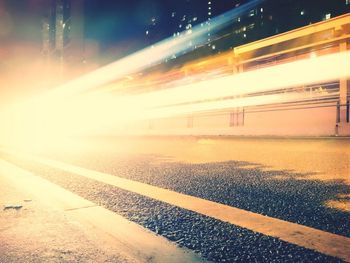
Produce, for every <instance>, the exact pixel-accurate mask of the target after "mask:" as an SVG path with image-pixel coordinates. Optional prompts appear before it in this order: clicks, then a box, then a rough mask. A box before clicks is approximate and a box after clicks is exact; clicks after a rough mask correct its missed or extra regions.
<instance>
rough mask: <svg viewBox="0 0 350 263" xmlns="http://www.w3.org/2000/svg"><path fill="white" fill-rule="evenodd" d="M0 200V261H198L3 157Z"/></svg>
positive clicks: (119, 217) (170, 244)
mask: <svg viewBox="0 0 350 263" xmlns="http://www.w3.org/2000/svg"><path fill="white" fill-rule="evenodd" d="M0 206H1V207H0V209H1V210H0V243H1V246H0V262H128V263H129V262H202V260H201V259H200V258H199V257H198V256H197V255H195V254H194V253H192V252H190V251H188V250H185V249H181V248H179V247H177V246H175V245H173V244H172V243H170V242H169V241H167V240H166V239H165V238H163V237H161V236H157V235H155V234H154V233H152V232H150V231H148V230H146V229H144V228H142V227H141V226H139V225H137V224H135V223H132V222H130V221H128V220H126V219H124V218H123V217H121V216H119V215H117V214H115V213H113V212H110V211H109V210H107V209H104V208H103V207H100V206H97V205H96V204H94V203H92V202H89V201H87V200H85V199H83V198H81V197H79V196H77V195H75V194H73V193H71V192H69V191H67V190H65V189H63V188H61V187H59V186H56V185H54V184H52V183H50V182H48V181H46V180H44V179H42V178H40V177H38V176H35V175H33V174H31V173H29V172H27V171H25V170H23V169H20V168H18V167H16V166H14V165H12V164H10V163H7V162H4V161H2V160H0ZM16 206H17V207H16Z"/></svg>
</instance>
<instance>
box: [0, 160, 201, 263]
mask: <svg viewBox="0 0 350 263" xmlns="http://www.w3.org/2000/svg"><path fill="white" fill-rule="evenodd" d="M0 176H1V177H4V178H6V179H7V180H8V181H10V182H11V183H12V184H14V185H16V186H17V187H18V188H19V189H21V190H22V191H24V192H28V193H29V194H30V195H31V196H35V197H36V198H37V199H38V200H41V201H43V202H44V203H45V204H47V205H49V206H50V207H52V208H53V209H57V210H59V211H61V212H63V213H65V215H67V216H68V217H71V218H73V219H75V220H76V221H78V222H79V223H80V224H82V225H83V226H84V228H85V229H88V231H93V233H91V234H92V235H93V236H96V237H97V238H98V240H99V242H103V244H106V246H112V247H113V246H114V247H115V248H117V250H118V251H122V252H123V254H125V255H126V257H127V258H131V259H132V261H131V262H150V263H162V262H173V263H175V262H204V261H203V260H202V259H200V257H199V256H198V255H196V254H195V253H193V252H192V251H190V250H188V249H183V248H179V247H177V246H176V245H175V244H173V243H171V242H170V241H168V240H167V239H166V238H164V237H162V236H158V235H155V234H154V233H153V232H151V231H149V230H147V229H145V228H143V227H141V226H139V225H138V224H136V223H133V222H131V221H129V220H127V219H125V218H124V217H122V216H120V215H117V214H116V213H113V212H111V211H109V210H107V209H105V208H103V207H101V206H97V205H96V204H94V203H92V202H90V201H87V200H86V199H84V198H82V197H80V196H78V195H76V194H73V193H72V192H69V191H68V190H66V189H64V188H62V187H60V186H57V185H55V184H53V183H51V182H49V181H47V180H45V179H43V178H41V177H40V176H36V175H34V174H33V173H31V172H28V171H26V170H24V169H22V168H19V167H17V166H15V165H13V164H11V163H8V162H6V161H3V160H1V159H0ZM61 234H63V233H61Z"/></svg>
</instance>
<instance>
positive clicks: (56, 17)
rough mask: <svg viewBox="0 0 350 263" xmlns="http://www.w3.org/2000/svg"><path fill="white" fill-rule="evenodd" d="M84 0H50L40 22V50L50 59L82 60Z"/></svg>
mask: <svg viewBox="0 0 350 263" xmlns="http://www.w3.org/2000/svg"><path fill="white" fill-rule="evenodd" d="M83 2H84V0H50V1H49V6H48V8H47V10H48V11H47V14H46V16H45V18H44V19H43V22H42V38H43V43H42V50H43V54H44V55H45V56H47V57H48V58H49V59H51V60H56V61H57V60H58V61H59V62H60V63H61V66H62V67H63V64H64V63H65V62H69V64H71V62H73V63H77V62H79V61H80V62H82V61H83V55H84V3H83Z"/></svg>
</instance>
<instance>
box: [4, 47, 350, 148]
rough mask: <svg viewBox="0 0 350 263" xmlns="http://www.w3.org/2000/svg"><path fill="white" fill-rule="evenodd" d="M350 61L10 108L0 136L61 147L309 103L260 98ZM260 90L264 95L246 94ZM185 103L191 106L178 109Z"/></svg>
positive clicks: (349, 71) (339, 71)
mask: <svg viewBox="0 0 350 263" xmlns="http://www.w3.org/2000/svg"><path fill="white" fill-rule="evenodd" d="M349 61H350V52H341V53H336V54H331V55H326V56H322V57H316V58H310V59H305V60H302V61H296V62H290V63H288V64H283V65H277V66H274V67H270V68H263V69H257V70H254V71H249V72H246V73H241V74H237V75H232V76H229V77H223V78H218V79H214V80H210V81H202V82H199V83H194V84H192V85H186V86H181V87H177V88H172V89H167V90H163V91H155V92H150V93H148V94H144V95H134V96H124V97H120V96H113V95H112V94H107V93H100V94H96V93H95V94H90V95H89V94H86V95H84V96H76V97H71V98H70V99H66V100H65V101H64V104H63V101H62V100H57V101H54V100H47V101H36V104H32V105H30V107H28V105H26V106H25V107H19V108H18V107H17V108H13V109H11V110H10V112H8V114H7V116H5V117H7V119H3V122H4V123H7V124H8V125H7V129H2V131H1V132H2V133H3V134H2V135H3V137H5V140H6V142H7V144H11V143H12V144H16V145H20V146H21V147H25V148H29V147H33V144H34V145H35V148H38V147H39V148H40V147H49V146H51V145H52V144H54V143H58V144H61V143H62V141H61V139H62V138H65V137H69V136H76V135H91V134H104V133H113V132H114V131H115V132H117V131H118V132H119V131H120V129H121V128H122V127H123V126H125V124H127V123H133V122H137V121H140V120H145V119H154V118H168V117H174V116H179V115H186V114H195V113H198V112H210V111H217V110H228V109H230V108H237V107H248V106H259V105H267V104H274V103H284V102H294V101H302V100H304V99H310V94H309V93H296V92H288V93H282V94H269V95H261V94H263V92H264V91H265V92H270V93H271V91H273V90H280V89H281V88H284V87H292V86H299V85H301V86H302V85H308V84H314V83H322V82H325V81H331V80H337V79H340V78H345V77H349V76H350V67H349ZM256 92H259V93H260V95H259V96H247V95H248V94H252V93H256ZM329 96H334V93H332V94H327V93H325V94H322V93H320V94H313V98H314V99H321V98H327V97H329ZM225 97H231V99H223V98H225ZM232 97H236V98H232ZM237 97H240V98H237ZM209 100H210V101H209ZM198 101H200V103H198ZM39 102H40V103H39ZM181 103H187V104H185V105H177V104H181ZM4 132H5V134H4ZM126 132H128V131H126Z"/></svg>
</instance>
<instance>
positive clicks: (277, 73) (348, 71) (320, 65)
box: [134, 51, 350, 107]
mask: <svg viewBox="0 0 350 263" xmlns="http://www.w3.org/2000/svg"><path fill="white" fill-rule="evenodd" d="M348 76H350V52H349V51H347V52H342V53H337V54H331V55H325V56H321V57H315V58H309V59H305V60H300V61H295V62H290V63H286V64H281V65H277V66H272V67H268V68H261V69H258V70H253V71H248V72H245V73H241V74H236V75H232V76H227V77H221V78H216V79H211V80H206V81H201V82H197V83H194V84H189V85H185V86H182V87H176V88H171V89H166V90H161V91H156V92H152V93H148V94H145V95H140V97H139V98H138V100H139V101H144V105H147V106H148V107H159V106H166V105H172V104H180V103H188V102H193V101H202V100H208V99H215V98H223V97H228V96H238V95H244V94H252V93H257V92H267V91H273V90H276V89H280V88H285V87H295V86H301V85H309V84H314V83H322V82H326V81H331V80H336V79H340V78H344V77H348ZM134 99H135V98H134Z"/></svg>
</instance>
